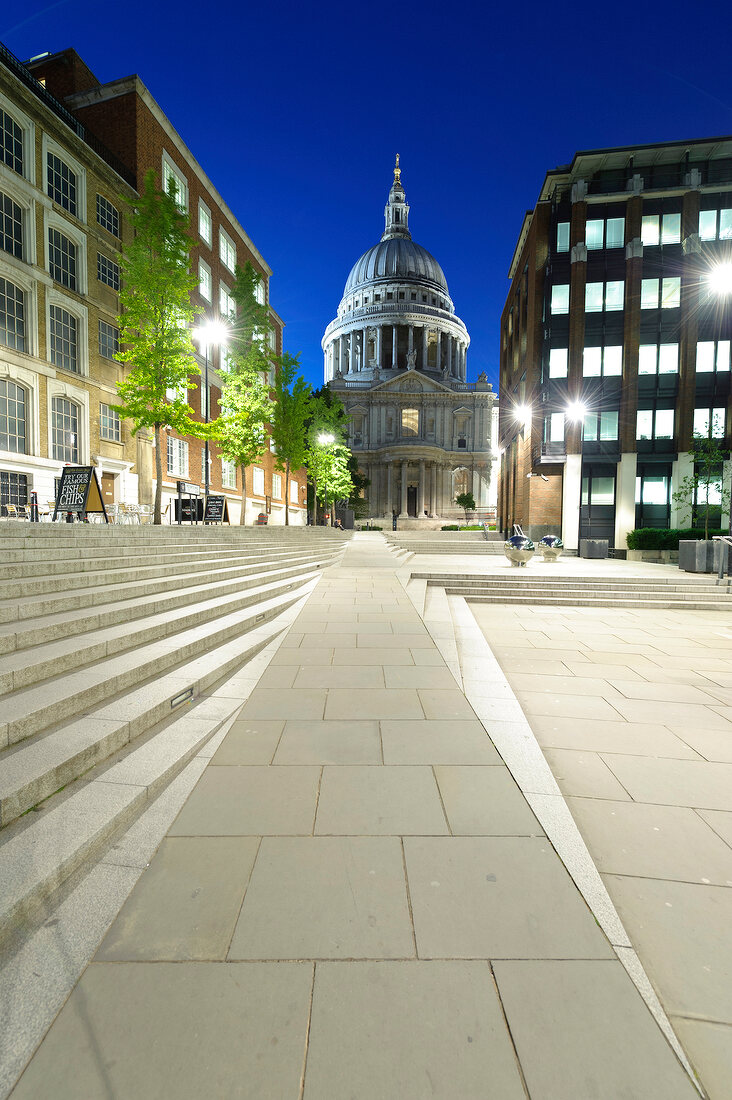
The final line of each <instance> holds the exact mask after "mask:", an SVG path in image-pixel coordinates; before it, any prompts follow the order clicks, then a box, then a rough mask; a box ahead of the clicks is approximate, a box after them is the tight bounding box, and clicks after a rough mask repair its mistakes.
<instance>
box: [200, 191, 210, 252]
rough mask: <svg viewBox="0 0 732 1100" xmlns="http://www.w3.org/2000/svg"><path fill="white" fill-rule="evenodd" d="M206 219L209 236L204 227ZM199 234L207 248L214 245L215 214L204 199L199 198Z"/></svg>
mask: <svg viewBox="0 0 732 1100" xmlns="http://www.w3.org/2000/svg"><path fill="white" fill-rule="evenodd" d="M206 220H208V236H207V235H206V233H204V231H203V229H202V225H203V224H205V223H206ZM198 235H199V237H200V238H201V241H202V242H203V244H205V245H206V247H207V248H212V247H213V215H212V213H211V211H210V210H209V208H208V206H206V203H205V202H204V201H203V200H202V199H199V200H198Z"/></svg>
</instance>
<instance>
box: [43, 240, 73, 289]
mask: <svg viewBox="0 0 732 1100" xmlns="http://www.w3.org/2000/svg"><path fill="white" fill-rule="evenodd" d="M48 270H49V272H50V275H51V278H52V279H55V281H56V282H57V283H61V285H62V286H66V287H68V288H69V290H76V289H77V260H76V245H75V244H74V243H73V242H72V241H70V240H69V238H68V237H64V235H63V233H59V231H58V229H53V228H49V230H48Z"/></svg>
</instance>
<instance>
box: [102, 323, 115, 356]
mask: <svg viewBox="0 0 732 1100" xmlns="http://www.w3.org/2000/svg"><path fill="white" fill-rule="evenodd" d="M118 351H119V329H118V328H115V327H114V325H108V324H107V322H106V321H100V322H99V354H100V355H101V356H102V358H103V359H114V357H115V356H116V354H117V352H118Z"/></svg>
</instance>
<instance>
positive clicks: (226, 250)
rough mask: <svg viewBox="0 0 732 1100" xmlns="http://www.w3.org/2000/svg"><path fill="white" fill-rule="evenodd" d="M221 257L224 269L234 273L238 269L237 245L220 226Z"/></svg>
mask: <svg viewBox="0 0 732 1100" xmlns="http://www.w3.org/2000/svg"><path fill="white" fill-rule="evenodd" d="M219 257H220V259H221V262H222V264H223V265H224V267H228V269H229V271H233V270H234V268H235V267H236V245H235V244H234V242H233V241H232V239H231V237H230V236H229V235H228V234H227V233H225V232H224V230H223V229H222V228H221V227H220V226H219Z"/></svg>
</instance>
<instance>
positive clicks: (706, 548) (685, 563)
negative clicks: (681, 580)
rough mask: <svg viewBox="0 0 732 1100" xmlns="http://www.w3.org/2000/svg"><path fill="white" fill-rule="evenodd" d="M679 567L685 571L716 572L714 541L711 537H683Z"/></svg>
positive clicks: (680, 545) (680, 543)
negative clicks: (696, 538)
mask: <svg viewBox="0 0 732 1100" xmlns="http://www.w3.org/2000/svg"><path fill="white" fill-rule="evenodd" d="M679 569H683V570H684V572H685V573H713V572H714V543H713V542H712V540H711V539H708V540H707V539H698V540H692V539H682V540H681V542H679Z"/></svg>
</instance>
